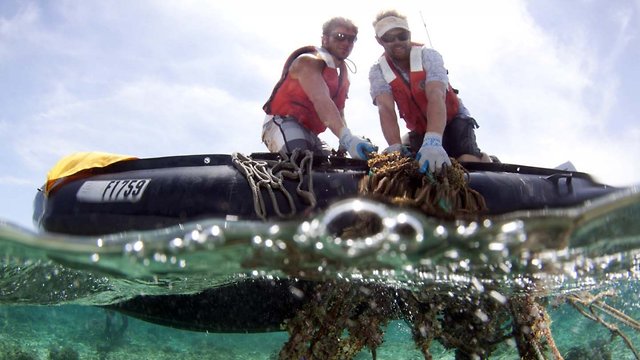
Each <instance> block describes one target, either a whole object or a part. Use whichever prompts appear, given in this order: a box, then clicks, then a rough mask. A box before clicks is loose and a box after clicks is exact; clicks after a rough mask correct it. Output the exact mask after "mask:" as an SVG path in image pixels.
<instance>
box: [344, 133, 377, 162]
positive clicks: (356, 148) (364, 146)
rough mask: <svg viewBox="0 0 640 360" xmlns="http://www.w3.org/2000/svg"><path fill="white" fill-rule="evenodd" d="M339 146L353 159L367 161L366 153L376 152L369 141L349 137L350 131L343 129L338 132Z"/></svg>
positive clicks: (375, 148)
mask: <svg viewBox="0 0 640 360" xmlns="http://www.w3.org/2000/svg"><path fill="white" fill-rule="evenodd" d="M340 146H341V147H342V148H344V149H346V150H347V152H349V155H351V157H352V158H354V159H360V160H367V158H368V157H367V153H370V152H376V151H378V147H376V146H374V145H373V144H372V143H371V142H370V141H369V140H365V139H363V138H359V137H357V136H353V135H351V130H349V129H348V128H346V127H344V128H342V131H341V132H340Z"/></svg>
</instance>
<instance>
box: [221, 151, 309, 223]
mask: <svg viewBox="0 0 640 360" xmlns="http://www.w3.org/2000/svg"><path fill="white" fill-rule="evenodd" d="M280 157H281V158H282V159H281V160H280V161H278V162H277V163H276V164H275V165H273V166H272V167H270V166H269V163H268V162H267V161H266V160H254V159H252V158H250V157H248V156H246V155H244V154H240V153H233V154H232V161H233V164H234V166H235V167H236V169H238V171H240V173H241V174H242V175H244V177H245V178H246V179H247V181H248V182H249V187H250V188H251V192H252V194H253V206H254V210H255V213H256V215H257V216H258V217H259V218H261V219H262V220H267V216H268V213H267V206H266V203H265V199H264V196H263V193H262V191H261V190H262V189H265V190H266V191H267V193H268V194H269V198H270V199H271V204H272V205H273V209H274V211H275V213H276V214H277V215H278V216H279V217H281V218H290V217H292V216H294V215H296V213H297V209H296V204H295V201H294V199H293V196H292V195H291V193H290V192H289V191H288V190H287V189H286V187H285V186H284V181H285V179H289V180H294V181H295V180H298V185H297V186H296V193H297V195H298V196H300V197H301V198H302V199H303V200H304V202H305V203H306V204H308V205H309V206H308V208H312V207H315V206H316V204H317V201H316V196H315V193H314V192H313V176H312V167H313V152H312V151H309V150H300V149H296V150H294V151H293V153H291V155H288V154H286V153H280ZM305 174H306V175H308V176H307V184H306V190H305V189H304V188H303V187H305ZM278 192H279V193H281V194H282V196H284V197H285V199H286V201H287V204H288V207H289V211H288V212H286V213H285V212H283V210H282V209H281V208H280V203H279V202H278V199H277V197H276V193H278Z"/></svg>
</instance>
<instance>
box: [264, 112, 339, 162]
mask: <svg viewBox="0 0 640 360" xmlns="http://www.w3.org/2000/svg"><path fill="white" fill-rule="evenodd" d="M262 142H263V143H264V144H265V145H266V146H267V149H269V151H270V152H281V151H284V152H286V153H291V152H293V150H294V149H302V150H311V151H313V152H314V153H317V154H319V155H328V154H329V153H330V150H329V148H328V146H327V144H326V143H324V142H323V141H322V140H320V138H318V136H317V135H316V134H314V133H312V132H311V131H309V129H307V128H306V127H304V126H302V125H301V124H300V123H299V122H298V120H296V119H295V118H292V117H282V116H279V115H275V116H274V115H267V116H266V117H265V119H264V123H263V124H262Z"/></svg>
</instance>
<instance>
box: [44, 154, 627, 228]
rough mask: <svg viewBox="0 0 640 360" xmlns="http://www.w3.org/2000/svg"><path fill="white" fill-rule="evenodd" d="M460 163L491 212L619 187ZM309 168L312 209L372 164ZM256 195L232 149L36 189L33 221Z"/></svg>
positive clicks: (82, 221) (142, 224)
mask: <svg viewBox="0 0 640 360" xmlns="http://www.w3.org/2000/svg"><path fill="white" fill-rule="evenodd" d="M250 159H252V160H256V161H265V162H267V163H268V164H270V165H274V164H277V163H278V162H279V160H280V156H279V155H278V154H268V153H259V154H252V155H251V156H250ZM463 165H464V166H465V168H467V169H468V170H469V185H470V187H471V188H473V189H475V190H477V191H478V192H479V193H480V194H482V196H483V197H484V199H485V201H486V204H487V207H488V211H487V213H486V215H496V214H503V213H507V212H511V211H516V210H533V209H542V208H558V207H567V206H573V205H578V204H580V203H582V202H584V201H587V200H590V199H593V198H596V197H599V196H601V195H604V194H607V193H610V192H613V191H615V190H616V188H613V187H610V186H607V185H602V184H599V183H597V182H595V181H593V179H592V178H591V177H590V176H589V175H587V174H585V173H580V172H571V171H562V170H556V169H545V168H535V167H528V166H521V165H510V164H501V163H489V164H486V163H465V164H463ZM312 170H313V171H311V175H309V174H305V175H304V179H303V180H304V181H303V183H305V184H308V183H309V182H308V180H312V187H313V192H314V194H315V197H316V200H317V203H316V204H315V205H314V206H313V208H312V209H311V210H321V209H324V208H326V207H328V206H329V205H330V204H332V203H334V202H335V201H338V200H342V199H344V198H347V197H355V196H357V195H358V181H359V180H360V179H361V178H362V177H363V176H364V175H365V174H367V171H368V168H367V164H366V162H364V161H359V160H353V159H346V158H339V157H328V158H323V157H315V158H314V159H313V167H312ZM309 176H311V177H312V179H309V178H308V177H309ZM300 184H301V182H300V181H299V180H289V179H286V178H285V179H284V181H283V186H284V188H285V189H286V190H287V192H288V193H290V194H292V195H293V196H292V197H291V198H290V200H291V201H292V202H293V205H294V206H295V209H296V211H297V212H299V213H300V215H299V216H304V215H305V214H308V212H309V210H310V209H309V204H308V203H307V202H306V201H305V199H304V197H303V196H300V195H298V194H297V193H296V191H297V188H298V187H299V186H300ZM306 190H308V189H306ZM260 193H261V194H262V198H263V199H264V210H265V215H266V218H267V219H274V220H275V219H277V218H278V217H279V216H278V215H277V213H276V210H284V211H289V208H291V203H289V200H288V199H287V198H286V197H285V196H284V195H283V194H282V193H281V192H278V191H275V192H274V196H275V197H274V198H272V197H271V195H270V194H269V193H268V191H266V190H265V189H264V188H263V189H262V190H261V191H260ZM254 197H255V193H254V192H253V190H252V187H251V186H250V182H249V181H248V180H247V176H246V174H245V173H243V172H242V170H241V169H240V168H238V167H237V166H236V165H234V161H233V157H232V155H191V156H175V157H164V158H152V159H140V160H129V161H123V162H117V163H114V164H111V165H108V166H106V167H102V168H96V169H91V170H90V171H89V172H88V173H85V174H84V175H83V176H81V177H77V178H75V177H71V178H70V179H67V180H65V181H64V183H63V184H61V185H59V186H56V187H55V188H54V189H53V190H52V191H50V192H49V193H48V194H44V192H43V191H40V192H38V194H37V195H36V199H35V202H34V204H35V205H34V215H33V216H34V222H35V223H36V225H37V226H38V227H39V228H41V229H43V230H46V231H50V232H57V233H65V234H74V235H102V234H107V233H115V232H121V231H126V230H147V229H154V228H162V227H166V226H170V225H175V224H178V223H181V222H186V221H193V220H198V219H204V218H226V217H229V216H232V217H233V218H234V219H239V220H258V219H259V217H258V215H257V213H256V208H255V204H254ZM274 200H275V204H274ZM274 205H276V206H274Z"/></svg>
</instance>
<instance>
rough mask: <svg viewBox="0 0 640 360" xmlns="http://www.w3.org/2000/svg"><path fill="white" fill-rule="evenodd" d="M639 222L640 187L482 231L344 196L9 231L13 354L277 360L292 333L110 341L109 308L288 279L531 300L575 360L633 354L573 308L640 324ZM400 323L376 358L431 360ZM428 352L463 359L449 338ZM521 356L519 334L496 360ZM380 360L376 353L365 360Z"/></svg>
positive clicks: (6, 335) (137, 333)
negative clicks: (231, 211) (148, 225)
mask: <svg viewBox="0 0 640 360" xmlns="http://www.w3.org/2000/svg"><path fill="white" fill-rule="evenodd" d="M638 220H640V190H639V189H638V188H630V189H626V190H623V191H621V192H618V193H614V194H612V195H610V196H607V197H605V198H602V199H597V200H595V201H592V202H590V203H588V204H586V205H585V206H582V207H579V208H571V209H560V210H558V209H556V210H540V211H530V212H519V213H512V214H507V215H503V216H498V217H492V218H487V219H481V220H479V221H477V222H469V221H465V222H441V221H437V220H434V219H428V218H425V217H423V216H422V215H421V214H418V213H415V212H411V211H408V210H406V209H398V208H392V207H388V206H384V205H382V204H379V203H374V202H370V201H365V200H346V201H344V202H342V203H338V204H336V205H335V206H333V207H331V208H329V209H328V210H326V211H325V212H324V213H322V214H319V215H318V216H316V217H314V218H312V219H308V220H307V221H282V222H272V223H264V222H241V221H225V220H215V219H211V220H206V221H199V222H197V223H186V224H182V225H181V226H175V227H170V228H165V229H160V230H154V231H146V232H127V233H120V234H113V235H108V236H103V237H75V236H62V235H56V234H48V233H34V232H31V231H27V230H25V229H21V228H18V227H15V226H12V225H11V224H7V223H1V222H0V251H2V254H3V256H2V258H1V259H0V266H1V269H2V272H1V274H0V303H1V306H0V346H1V347H2V349H1V351H0V359H5V358H7V359H14V358H15V359H17V358H27V357H19V356H21V355H24V356H33V357H31V358H39V359H48V358H73V354H75V353H77V354H79V356H80V358H81V359H84V358H90V359H92V358H96V359H119V358H167V359H168V358H172V359H173V358H176V357H181V358H191V357H193V358H196V357H197V358H215V359H234V358H240V359H271V358H277V354H278V352H279V351H280V349H281V348H282V347H283V344H285V342H286V341H287V339H288V334H287V333H286V332H284V331H275V332H258V333H251V334H241V333H214V332H206V331H201V332H197V331H188V330H179V329H174V328H171V327H167V326H161V325H156V324H152V323H149V322H145V321H141V320H137V319H133V318H131V319H128V326H127V327H126V329H125V330H124V331H123V332H122V333H120V332H118V331H116V332H115V333H114V332H111V333H110V332H109V331H106V333H105V328H106V323H107V320H106V319H107V318H109V319H110V321H112V329H113V328H114V327H115V328H118V326H119V324H121V323H122V321H123V318H122V317H121V315H118V314H115V315H114V313H111V312H110V311H107V310H105V309H104V308H103V307H102V306H105V305H110V304H116V303H120V302H122V301H125V300H128V299H132V298H134V297H135V296H138V295H141V294H144V295H178V294H198V293H200V292H202V291H206V290H208V289H212V288H217V287H220V286H225V285H229V284H236V285H237V286H242V285H243V284H248V283H251V282H252V281H253V282H258V283H260V282H263V283H267V284H268V283H269V281H272V280H273V281H275V280H278V279H295V280H301V281H313V282H318V283H326V282H333V283H348V284H356V285H357V286H361V288H362V289H365V288H366V289H378V288H377V287H376V286H380V288H388V289H393V293H396V294H397V293H403V291H404V292H406V293H410V294H415V296H417V297H418V298H420V297H422V298H424V297H425V296H434V297H433V298H430V299H432V300H433V299H438V300H437V301H439V302H445V303H446V302H452V303H453V302H456V301H457V302H461V303H464V301H467V302H468V304H469V307H470V308H473V306H476V305H474V304H476V303H477V302H480V303H481V302H482V301H489V302H491V301H494V302H496V303H501V304H507V303H508V299H511V298H514V297H519V296H531V297H535V298H536V299H538V302H539V303H540V304H542V305H543V306H545V308H546V309H547V312H548V314H549V316H550V318H551V320H552V325H551V331H552V334H553V337H554V339H555V342H556V345H557V347H558V349H559V350H560V352H561V353H562V354H563V355H564V356H565V358H567V359H569V358H573V359H583V358H584V359H589V358H596V359H597V358H603V359H604V358H615V359H633V358H635V357H634V353H633V350H632V349H631V348H632V347H634V346H635V348H636V349H638V348H640V332H639V331H638V329H634V328H633V327H632V326H629V324H628V322H627V323H625V322H624V321H621V320H620V319H619V318H618V319H616V318H612V317H611V316H610V315H606V314H605V315H602V316H603V319H605V320H606V321H607V322H608V323H611V324H614V325H616V326H617V327H618V328H619V329H620V331H621V334H623V335H624V336H625V338H626V339H627V340H626V341H628V342H630V344H631V346H629V343H628V342H625V338H623V336H620V335H616V336H612V332H611V330H609V329H607V328H605V327H604V326H603V325H602V324H599V323H596V322H594V321H592V320H589V319H587V318H586V317H585V316H584V315H583V314H581V313H580V312H578V310H577V309H576V308H575V307H574V306H572V305H570V303H569V302H568V301H567V299H568V298H569V297H570V296H571V295H575V294H581V293H583V292H584V291H588V292H589V293H590V294H592V295H596V294H602V293H604V292H607V291H609V292H611V296H606V297H603V298H602V299H603V300H604V301H605V302H606V304H607V305H608V306H611V307H613V308H615V309H617V310H620V311H622V312H623V313H624V314H626V315H628V316H629V317H630V318H631V319H635V320H638V319H640V300H638V296H637V294H638V290H639V289H640V286H639V283H638V278H639V276H640V221H638ZM362 221H367V222H372V223H374V224H375V225H376V226H374V227H373V228H375V231H369V232H368V233H362V234H360V236H354V237H353V238H341V237H339V236H337V235H338V234H340V233H342V231H343V230H344V229H345V228H347V227H349V226H352V225H354V224H357V223H358V222H362ZM292 289H293V290H292V291H293V292H294V293H296V290H299V289H297V288H295V287H293V288H292ZM614 293H615V295H613V294H614ZM294 295H295V294H294ZM303 295H304V294H303ZM306 295H308V294H306ZM368 296H369V295H368ZM301 297H304V296H302V295H301ZM444 299H448V300H446V301H445V300H444ZM486 299H489V300H486ZM252 300H255V299H252ZM472 310H473V311H475V316H476V317H477V318H478V319H480V320H481V321H484V322H485V323H486V322H489V320H490V317H491V316H493V315H494V314H493V313H491V312H487V310H486V309H485V308H484V307H483V306H481V305H477V309H475V308H473V309H472ZM212 311H224V309H212ZM108 314H111V315H108ZM108 316H110V317H108ZM389 320H390V322H389V324H388V325H387V326H386V327H385V334H384V342H383V343H382V345H381V346H380V347H379V348H378V350H377V351H376V355H377V358H378V359H399V358H407V359H418V358H423V357H422V355H421V353H420V351H419V350H418V349H417V348H416V345H415V343H414V342H413V340H412V335H411V328H410V325H409V324H408V323H406V322H404V321H402V319H401V318H391V319H389ZM65 351H66V352H65ZM588 351H591V352H588ZM430 353H431V354H432V355H433V356H434V358H445V359H448V358H451V359H453V358H455V351H454V350H450V349H446V348H445V347H444V346H443V345H442V344H441V343H440V342H439V341H437V340H436V341H434V342H433V344H432V346H431V348H430ZM2 354H4V355H2ZM517 354H518V350H517V349H516V343H515V342H514V341H513V340H512V339H511V340H505V341H503V342H501V343H500V345H499V346H497V347H496V348H495V350H494V351H493V353H492V355H491V358H499V359H511V358H518V355H517ZM547 355H549V354H547ZM3 356H4V357H3ZM64 356H67V357H64ZM68 356H71V357H68ZM371 356H372V355H371V353H370V352H369V351H368V350H366V349H365V350H363V351H362V352H360V353H359V354H358V355H357V357H356V358H357V359H367V358H371ZM597 356H601V357H597Z"/></svg>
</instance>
